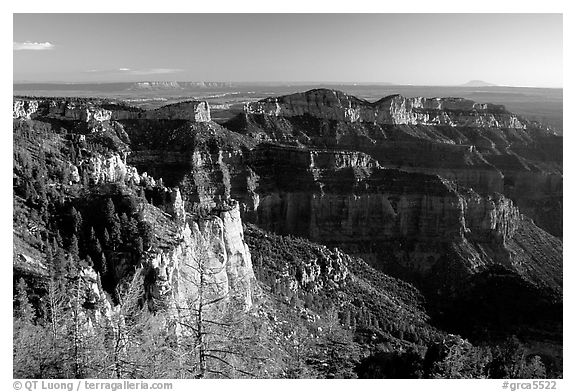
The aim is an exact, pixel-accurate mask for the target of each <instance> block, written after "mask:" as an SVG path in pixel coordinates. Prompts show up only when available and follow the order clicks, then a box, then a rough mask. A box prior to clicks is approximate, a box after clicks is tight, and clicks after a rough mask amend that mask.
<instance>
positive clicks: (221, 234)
mask: <svg viewBox="0 0 576 392" xmlns="http://www.w3.org/2000/svg"><path fill="white" fill-rule="evenodd" d="M174 200H175V202H176V204H177V205H178V200H179V201H180V202H181V200H182V199H181V197H180V194H179V192H178V193H177V195H176V196H175V199H174ZM176 210H177V211H179V212H177V214H176V215H177V216H178V217H179V218H178V219H179V220H182V221H181V223H180V226H179V227H178V228H177V235H176V238H172V239H171V241H175V242H176V244H175V245H174V246H173V247H171V248H169V249H167V250H160V251H158V252H153V253H151V254H149V255H148V256H147V257H146V260H145V261H144V263H143V269H142V270H141V271H140V273H141V274H142V275H143V276H144V278H145V281H146V282H147V285H146V293H147V298H148V304H149V307H150V308H152V309H154V308H157V307H162V308H165V309H169V310H171V311H172V312H175V313H177V312H178V309H186V308H187V307H189V306H197V304H198V301H199V298H200V295H199V292H198V290H199V288H200V287H201V283H200V282H201V279H202V282H204V283H203V284H204V285H205V287H203V290H204V293H203V296H204V298H203V301H205V302H209V301H212V300H217V299H221V300H222V303H230V301H234V304H236V305H239V306H241V307H243V308H244V309H245V310H248V309H250V308H251V306H252V296H253V293H254V290H255V288H254V285H255V281H254V280H255V278H254V271H253V269H252V261H251V256H250V251H249V250H248V247H247V245H246V243H245V242H244V233H243V228H242V220H241V218H240V212H239V208H238V205H235V206H233V207H232V208H231V209H230V210H226V211H221V212H219V213H218V214H216V215H213V216H210V217H208V218H204V219H199V220H195V219H193V218H186V213H185V211H184V207H183V205H181V206H180V208H179V209H178V207H176ZM146 216H147V220H150V221H151V222H156V223H158V219H157V216H156V215H155V214H154V213H153V212H150V211H149V212H148V213H147V214H146ZM165 235H166V230H164V229H163V228H161V227H160V228H158V229H157V236H159V237H162V236H165Z"/></svg>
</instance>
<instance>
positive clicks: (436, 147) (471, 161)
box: [227, 89, 562, 236]
mask: <svg viewBox="0 0 576 392" xmlns="http://www.w3.org/2000/svg"><path fill="white" fill-rule="evenodd" d="M227 126H229V127H231V128H232V129H234V130H236V131H238V132H241V133H245V134H247V135H250V136H252V137H255V138H257V139H259V140H264V141H269V142H274V143H280V144H284V145H299V146H306V147H308V148H312V149H314V148H329V149H337V150H356V151H362V152H364V153H366V154H369V155H370V156H371V157H373V158H374V159H375V160H377V161H378V163H379V164H380V165H381V166H382V167H388V168H398V169H401V170H404V171H409V172H419V173H425V174H438V175H440V176H442V177H443V178H446V179H449V180H452V181H455V182H456V183H458V184H459V185H462V186H465V187H471V188H473V189H475V190H476V191H477V192H479V193H482V194H489V193H493V192H499V193H503V194H505V195H506V196H507V197H509V198H511V199H512V200H513V201H514V202H515V203H517V205H518V206H519V207H520V208H521V210H522V212H523V213H525V214H527V215H528V216H530V217H531V218H532V219H534V220H535V221H536V222H537V223H538V224H540V225H542V226H543V227H544V228H545V229H546V230H549V231H550V232H552V233H553V234H554V235H558V236H561V235H562V227H561V226H562V224H561V218H560V216H561V204H562V201H561V193H562V191H561V185H560V184H561V182H562V152H561V148H559V146H561V145H562V138H561V137H560V136H557V135H556V134H555V133H554V131H553V130H551V129H548V128H545V127H543V126H541V125H539V124H535V123H532V122H528V121H526V120H523V119H521V118H518V117H517V116H515V115H513V114H512V113H510V112H508V111H506V110H505V109H504V108H503V107H502V106H498V105H491V104H479V103H475V102H472V101H469V100H464V99H458V98H430V99H426V98H404V97H400V96H390V97H386V98H383V99H381V100H379V101H376V102H373V103H371V102H367V101H363V100H360V99H357V98H355V97H352V96H348V95H346V94H344V93H342V92H339V91H333V90H322V89H320V90H311V91H308V92H305V93H298V94H293V95H288V96H282V97H276V98H266V99H264V100H261V101H258V102H252V103H248V104H247V105H246V107H245V114H244V115H242V116H239V118H237V119H235V120H233V121H230V122H229V123H228V124H227ZM544 179H545V180H544ZM528 190H529V191H528ZM545 206H546V207H545ZM545 210H547V211H548V212H544V211H545ZM550 213H551V214H552V215H553V216H554V217H555V218H557V219H554V220H552V219H549V215H550Z"/></svg>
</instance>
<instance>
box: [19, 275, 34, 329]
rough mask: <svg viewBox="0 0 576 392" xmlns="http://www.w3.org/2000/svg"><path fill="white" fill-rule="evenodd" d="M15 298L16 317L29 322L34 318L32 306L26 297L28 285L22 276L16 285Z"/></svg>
mask: <svg viewBox="0 0 576 392" xmlns="http://www.w3.org/2000/svg"><path fill="white" fill-rule="evenodd" d="M16 300H17V302H18V308H17V309H18V310H17V311H16V317H18V318H19V319H20V320H21V321H23V322H24V323H28V324H31V323H32V321H33V320H34V318H35V316H34V308H33V307H32V304H31V303H30V301H29V299H28V285H27V284H26V282H25V281H24V279H23V278H20V280H19V281H18V285H17V286H16Z"/></svg>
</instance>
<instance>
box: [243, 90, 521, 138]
mask: <svg viewBox="0 0 576 392" xmlns="http://www.w3.org/2000/svg"><path fill="white" fill-rule="evenodd" d="M245 112H246V113H247V114H263V115H267V116H282V117H293V116H302V115H305V114H307V115H310V116H313V117H317V118H321V119H327V120H336V121H345V122H350V123H354V122H369V123H374V124H394V125H396V124H407V125H449V126H456V125H458V126H468V127H494V128H513V129H525V128H526V124H525V123H524V122H523V121H522V120H520V119H519V118H518V117H517V116H516V115H514V114H512V113H510V112H508V111H507V110H506V109H505V108H504V106H501V105H493V104H484V103H476V102H474V101H470V100H467V99H463V98H422V97H416V98H406V97H403V96H400V95H391V96H388V97H385V98H382V99H380V100H378V101H376V102H373V103H372V102H368V101H365V100H362V99H358V98H356V97H353V96H349V95H347V94H345V93H343V92H341V91H336V90H328V89H316V90H310V91H307V92H304V93H297V94H292V95H285V96H281V97H275V98H274V97H272V98H266V99H263V100H260V101H258V102H250V103H247V104H246V105H245Z"/></svg>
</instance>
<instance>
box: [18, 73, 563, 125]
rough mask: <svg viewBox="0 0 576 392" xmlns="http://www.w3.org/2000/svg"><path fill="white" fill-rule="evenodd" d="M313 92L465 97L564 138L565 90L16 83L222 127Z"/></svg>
mask: <svg viewBox="0 0 576 392" xmlns="http://www.w3.org/2000/svg"><path fill="white" fill-rule="evenodd" d="M313 88H331V89H336V90H341V91H344V92H346V93H348V94H351V95H354V96H356V97H358V98H363V99H366V100H368V101H376V100H378V99H380V98H383V97H385V96H388V95H392V94H401V95H403V96H406V97H461V98H467V99H471V100H473V101H476V102H480V103H495V104H502V105H505V106H506V108H507V109H508V110H509V111H511V112H513V113H516V114H518V115H521V116H523V117H526V118H528V119H530V120H536V121H540V122H542V123H544V124H546V125H549V126H551V127H553V128H555V129H557V130H558V131H560V132H562V129H563V126H562V125H563V124H562V99H563V96H562V95H563V89H561V88H533V87H502V86H490V87H458V86H408V85H365V84H362V85H354V84H332V83H329V84H321V83H310V84H306V83H278V84H274V83H259V84H250V83H231V85H230V86H226V87H215V88H185V89H139V88H135V84H133V83H90V84H80V83H78V84H64V83H17V84H14V95H26V96H49V97H107V98H113V99H122V100H125V101H128V102H129V103H131V104H133V105H135V106H140V107H143V108H146V109H149V108H154V107H158V106H161V105H165V104H167V103H172V102H176V101H181V100H189V99H200V100H206V101H208V102H209V103H210V106H211V108H212V117H213V119H214V120H215V121H219V122H222V121H225V120H227V119H229V118H231V117H232V116H234V115H235V114H237V113H239V112H241V111H242V107H243V105H244V103H246V102H249V101H255V100H259V99H262V98H265V97H269V96H277V95H285V94H291V93H295V92H300V91H306V90H310V89H313Z"/></svg>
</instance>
